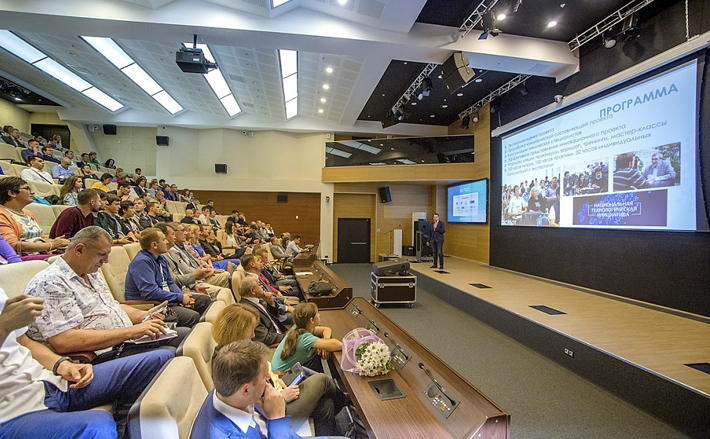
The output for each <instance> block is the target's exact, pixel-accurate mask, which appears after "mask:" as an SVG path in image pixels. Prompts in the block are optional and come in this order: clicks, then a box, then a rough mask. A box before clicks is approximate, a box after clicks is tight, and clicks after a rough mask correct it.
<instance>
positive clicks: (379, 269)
mask: <svg viewBox="0 0 710 439" xmlns="http://www.w3.org/2000/svg"><path fill="white" fill-rule="evenodd" d="M408 270H409V261H408V260H406V259H392V260H390V261H383V262H378V263H376V264H372V272H373V273H375V274H376V275H378V276H385V275H388V274H393V273H401V272H405V271H408Z"/></svg>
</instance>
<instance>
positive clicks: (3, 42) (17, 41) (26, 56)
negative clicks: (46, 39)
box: [0, 30, 47, 64]
mask: <svg viewBox="0 0 710 439" xmlns="http://www.w3.org/2000/svg"><path fill="white" fill-rule="evenodd" d="M0 46H2V47H3V48H4V49H5V50H7V51H8V52H10V53H12V54H13V55H15V56H17V57H19V58H21V59H23V60H25V61H27V62H28V63H30V64H32V63H34V62H37V61H39V60H41V59H42V58H46V57H47V55H45V54H44V53H42V52H40V51H39V50H37V49H35V48H34V47H33V46H32V45H31V44H28V43H27V42H25V41H24V40H23V39H22V38H19V37H18V36H17V35H15V34H13V33H12V32H10V31H7V30H0Z"/></svg>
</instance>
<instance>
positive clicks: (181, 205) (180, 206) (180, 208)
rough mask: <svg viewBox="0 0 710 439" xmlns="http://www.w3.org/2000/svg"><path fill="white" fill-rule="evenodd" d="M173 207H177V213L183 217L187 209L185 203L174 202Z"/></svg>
mask: <svg viewBox="0 0 710 439" xmlns="http://www.w3.org/2000/svg"><path fill="white" fill-rule="evenodd" d="M175 205H176V206H177V209H178V213H182V214H183V215H184V214H185V209H187V203H183V202H182V201H176V202H175Z"/></svg>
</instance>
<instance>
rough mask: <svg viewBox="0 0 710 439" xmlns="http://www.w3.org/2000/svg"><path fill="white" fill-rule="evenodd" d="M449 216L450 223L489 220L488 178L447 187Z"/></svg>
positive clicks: (447, 217) (481, 222)
mask: <svg viewBox="0 0 710 439" xmlns="http://www.w3.org/2000/svg"><path fill="white" fill-rule="evenodd" d="M446 191H447V197H446V198H447V201H448V207H447V216H446V219H447V221H448V222H450V223H480V224H486V223H487V222H488V215H487V204H488V203H487V198H486V197H487V195H488V180H487V179H483V180H476V181H471V182H467V183H461V184H456V185H452V186H449V187H448V188H447V190H446Z"/></svg>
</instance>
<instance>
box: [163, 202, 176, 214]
mask: <svg viewBox="0 0 710 439" xmlns="http://www.w3.org/2000/svg"><path fill="white" fill-rule="evenodd" d="M165 207H167V209H168V212H169V213H173V214H175V213H178V208H177V206H176V205H175V202H174V201H171V200H166V201H165Z"/></svg>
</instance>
